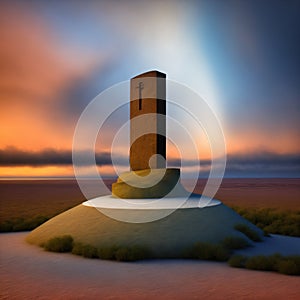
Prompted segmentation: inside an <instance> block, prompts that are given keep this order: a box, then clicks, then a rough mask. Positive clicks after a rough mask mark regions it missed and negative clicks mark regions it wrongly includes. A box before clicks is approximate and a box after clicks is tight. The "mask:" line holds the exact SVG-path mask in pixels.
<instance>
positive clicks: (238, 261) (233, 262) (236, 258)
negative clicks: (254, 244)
mask: <svg viewBox="0 0 300 300" xmlns="http://www.w3.org/2000/svg"><path fill="white" fill-rule="evenodd" d="M246 260H247V257H246V256H243V255H233V256H231V257H230V259H229V260H228V264H229V265H230V266H231V267H234V268H245V262H246Z"/></svg>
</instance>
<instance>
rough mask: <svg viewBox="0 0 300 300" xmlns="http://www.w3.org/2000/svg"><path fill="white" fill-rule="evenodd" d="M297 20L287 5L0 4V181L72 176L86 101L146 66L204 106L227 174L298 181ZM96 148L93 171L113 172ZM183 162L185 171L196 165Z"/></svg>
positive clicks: (296, 8)
mask: <svg viewBox="0 0 300 300" xmlns="http://www.w3.org/2000/svg"><path fill="white" fill-rule="evenodd" d="M299 15H300V2H299V1H292V0H290V1H276V0H273V1H261V0H257V1H255V0H253V1H217V0H216V1H72V0H70V1H42V0H39V1H38V0H36V1H30V0H28V1H21V0H20V1H1V2H0V37H1V40H0V41H1V42H0V43H1V47H0V66H1V67H0V108H1V109H0V120H1V121H0V177H23V176H25V177H28V176H29V177H35V176H38V177H39V176H40V177H51V176H72V175H73V167H72V140H73V133H74V129H75V126H76V123H77V120H78V118H79V117H80V114H81V113H82V111H83V110H84V108H85V107H86V105H87V104H88V103H89V102H90V101H91V100H92V99H93V98H94V97H95V96H97V95H98V94H99V93H100V92H102V91H103V90H105V89H106V88H108V87H110V86H112V85H113V84H116V83H119V82H121V81H125V80H129V79H130V78H131V77H133V76H136V75H137V74H139V73H142V72H146V71H149V70H153V69H155V70H159V71H161V72H164V73H166V74H167V78H168V79H171V80H174V81H178V82H180V83H183V84H185V85H187V86H188V87H189V88H191V89H193V90H194V91H196V92H197V93H198V94H199V95H201V96H202V97H203V98H204V99H205V100H206V101H207V103H208V104H209V105H210V106H211V107H212V109H213V110H214V112H215V113H216V115H217V117H218V119H219V120H220V123H221V125H222V128H223V131H224V136H225V140H226V147H227V159H228V162H227V169H226V176H238V177H263V176H267V177H269V176H270V177H299V176H300V56H299V53H300V30H299V28H300V18H299ZM103 105H105V104H103ZM107 105H109V104H107ZM182 105H183V106H184V99H183V101H182ZM196 110H197V101H195V111H196ZM125 113H126V110H125ZM99 114H101V112H99ZM126 118H127V115H126ZM116 119H117V116H116ZM117 123H118V122H116V123H115V124H116V125H113V124H114V123H113V122H111V126H117ZM103 130H106V132H102V134H103V137H105V136H109V135H110V129H109V126H106V128H104V129H103ZM194 134H195V133H193V135H194ZM199 136H201V134H200V133H199ZM195 139H196V140H197V139H198V137H197V136H196V137H195ZM206 144H207V142H203V148H205V149H206V147H207V145H206ZM197 146H198V147H199V148H201V140H199V141H198V140H197ZM202 150H203V149H202ZM97 151H98V153H97V161H98V162H99V170H100V171H101V172H102V173H103V174H105V175H114V173H113V172H112V168H111V166H110V149H109V145H108V144H107V143H105V142H103V144H100V145H99V147H98V148H97ZM200 152H201V149H200ZM202 153H203V157H201V159H203V160H204V161H205V160H209V154H208V152H207V151H206V150H203V151H202ZM127 156H128V152H126V150H124V151H122V152H120V157H124V159H126V157H127ZM168 158H169V160H170V161H171V162H172V161H175V160H176V158H177V156H176V152H175V151H173V150H172V148H171V146H169V153H168ZM186 159H188V160H190V165H191V168H193V165H192V164H193V161H196V160H197V157H192V156H191V157H188V158H186Z"/></svg>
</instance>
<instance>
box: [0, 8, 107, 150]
mask: <svg viewBox="0 0 300 300" xmlns="http://www.w3.org/2000/svg"><path fill="white" fill-rule="evenodd" d="M0 36H1V47H0V66H1V67H0V118H1V127H0V147H2V148H3V147H5V146H10V145H12V146H16V147H20V148H24V149H31V150H32V149H42V148H44V147H50V146H51V147H56V148H70V147H71V144H72V135H73V131H74V126H75V124H69V123H68V122H69V121H68V120H65V119H64V118H63V116H62V114H60V112H59V104H60V102H61V101H62V100H63V97H64V90H65V89H66V88H68V87H69V86H70V85H72V83H73V82H74V80H75V79H76V80H78V79H80V78H84V77H85V76H87V75H88V74H90V72H92V71H93V69H94V68H99V66H101V64H103V63H104V60H105V59H106V58H107V57H105V56H104V55H102V54H101V55H100V54H99V53H97V54H96V53H94V54H93V53H89V55H82V53H79V52H78V51H79V50H77V49H73V48H71V47H70V48H68V47H67V45H64V44H63V42H62V41H60V40H58V39H57V37H55V34H54V33H53V32H52V31H51V30H50V29H49V28H48V27H47V24H46V23H45V22H44V20H43V19H42V18H40V17H38V15H37V14H34V13H33V12H31V11H30V10H29V8H28V7H25V6H22V5H15V6H13V5H3V6H2V7H1V11H0ZM79 57H80V59H79Z"/></svg>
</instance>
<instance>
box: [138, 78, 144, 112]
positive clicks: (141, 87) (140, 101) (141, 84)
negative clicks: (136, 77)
mask: <svg viewBox="0 0 300 300" xmlns="http://www.w3.org/2000/svg"><path fill="white" fill-rule="evenodd" d="M137 88H138V89H139V110H142V89H144V84H143V82H141V81H140V82H139V85H138V86H137Z"/></svg>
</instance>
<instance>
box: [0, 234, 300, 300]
mask: <svg viewBox="0 0 300 300" xmlns="http://www.w3.org/2000/svg"><path fill="white" fill-rule="evenodd" d="M27 234H28V233H10V234H1V235H0V259H1V269H0V280H1V292H0V298H1V299H100V298H102V299H153V298H154V299H299V297H300V285H299V277H292V276H286V275H281V274H276V273H271V272H258V271H248V270H242V269H234V268H230V267H229V266H227V264H226V263H214V262H205V261H194V260H152V261H151V260H150V261H145V262H138V263H119V262H110V261H102V260H92V259H85V258H82V257H77V256H74V255H72V254H59V253H49V252H45V251H44V250H43V249H41V248H39V247H36V246H32V245H29V244H27V243H26V242H25V241H24V239H25V236H26V235H27ZM275 239H276V237H275Z"/></svg>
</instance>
